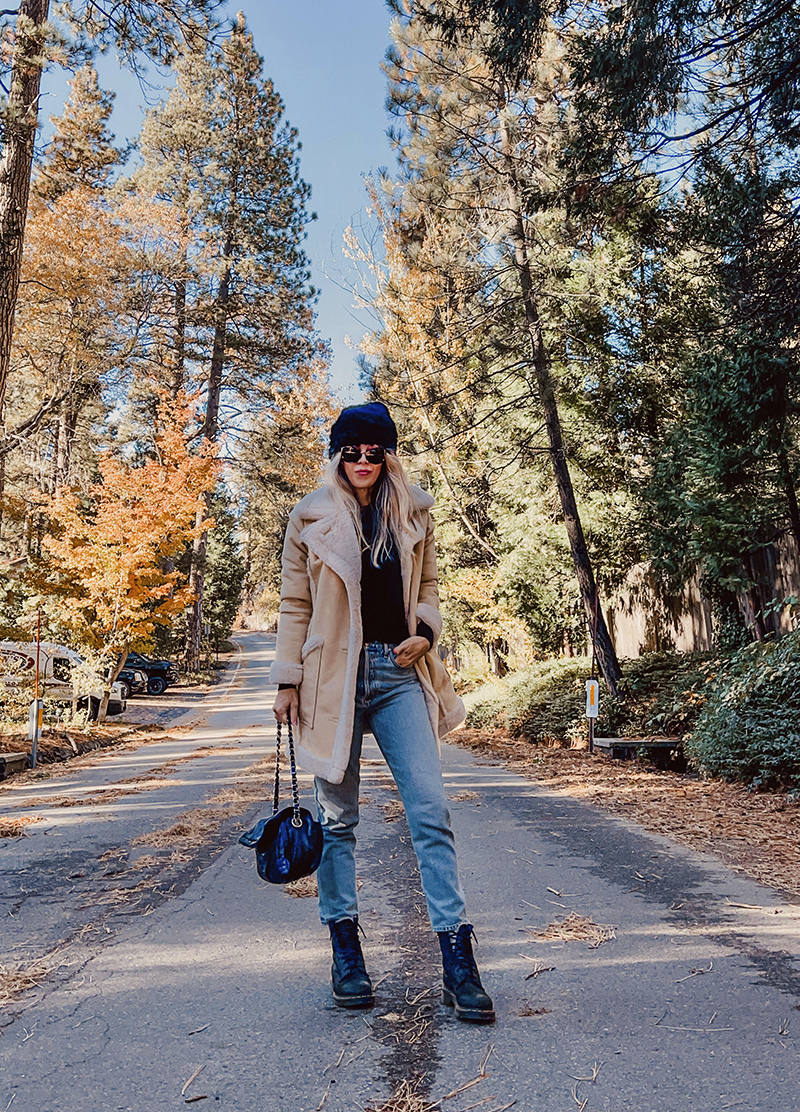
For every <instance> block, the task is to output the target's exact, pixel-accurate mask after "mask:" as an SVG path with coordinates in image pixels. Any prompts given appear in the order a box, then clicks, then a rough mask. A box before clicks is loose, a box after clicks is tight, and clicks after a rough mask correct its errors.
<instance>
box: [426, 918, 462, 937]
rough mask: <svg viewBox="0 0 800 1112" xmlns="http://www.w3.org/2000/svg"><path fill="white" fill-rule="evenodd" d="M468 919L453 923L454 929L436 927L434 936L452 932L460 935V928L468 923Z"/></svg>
mask: <svg viewBox="0 0 800 1112" xmlns="http://www.w3.org/2000/svg"><path fill="white" fill-rule="evenodd" d="M466 921H467V920H466V919H461V920H460V921H459V922H458V923H453V925H452V927H436V929H435V931H434V934H448V933H449V932H450V931H455V932H456V934H457V933H458V928H459V927H461V926H463V925H464V923H466Z"/></svg>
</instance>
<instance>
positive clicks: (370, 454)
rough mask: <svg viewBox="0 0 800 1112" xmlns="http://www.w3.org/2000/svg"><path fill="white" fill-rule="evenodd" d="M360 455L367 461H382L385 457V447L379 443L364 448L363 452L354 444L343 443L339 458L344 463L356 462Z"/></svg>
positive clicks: (374, 462) (375, 462)
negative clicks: (375, 446) (372, 446)
mask: <svg viewBox="0 0 800 1112" xmlns="http://www.w3.org/2000/svg"><path fill="white" fill-rule="evenodd" d="M362 456H363V457H364V459H365V460H366V461H367V463H373V464H377V463H383V461H384V460H385V459H386V449H385V448H382V447H381V446H380V444H379V445H378V446H377V448H366V449H365V450H364V451H363V452H362V451H361V449H360V448H358V447H356V445H355V444H345V446H344V448H342V457H341V458H342V461H343V462H344V463H358V461H359V460H360V459H361V457H362Z"/></svg>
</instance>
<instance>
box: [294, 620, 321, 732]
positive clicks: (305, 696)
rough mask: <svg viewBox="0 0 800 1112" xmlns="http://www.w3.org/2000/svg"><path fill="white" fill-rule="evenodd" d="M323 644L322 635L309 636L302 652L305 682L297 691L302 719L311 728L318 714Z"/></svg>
mask: <svg viewBox="0 0 800 1112" xmlns="http://www.w3.org/2000/svg"><path fill="white" fill-rule="evenodd" d="M322 644H323V642H322V638H321V637H309V639H308V641H306V643H305V645H303V649H302V652H301V654H300V657H301V660H302V661H303V682H302V683H301V684H300V688H299V690H298V693H297V694H298V699H299V702H300V721H301V722H302V724H303V725H304V726H308V728H309V729H310V730H313V729H314V719H315V717H316V714H317V698H318V695H319V674H320V665H321V663H322Z"/></svg>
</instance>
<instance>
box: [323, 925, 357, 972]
mask: <svg viewBox="0 0 800 1112" xmlns="http://www.w3.org/2000/svg"><path fill="white" fill-rule="evenodd" d="M359 930H361V931H362V933H363V932H364V929H363V927H362V926H361V924H360V923H358V922H355V921H354V920H353V919H342V920H341V921H340V922H338V923H334V924H332V929H331V933H332V936H333V939H334V947H335V950H336V960H337V962H338V963H339V965H340V967H341V968H342V971H343V972H344V974H345V975H346V976H348V975H349V974H350V973H352V972H353V971H354V970H359V971H360V970H361V969H362V968H363V966H364V955H363V954H362V953H361V942H360V941H359V937H358V932H359Z"/></svg>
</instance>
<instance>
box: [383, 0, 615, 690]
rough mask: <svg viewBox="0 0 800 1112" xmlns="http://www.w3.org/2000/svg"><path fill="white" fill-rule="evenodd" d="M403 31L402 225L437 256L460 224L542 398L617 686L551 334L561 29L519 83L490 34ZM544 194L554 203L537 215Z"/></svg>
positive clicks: (470, 267) (398, 99) (530, 403)
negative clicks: (507, 75)
mask: <svg viewBox="0 0 800 1112" xmlns="http://www.w3.org/2000/svg"><path fill="white" fill-rule="evenodd" d="M394 35H395V48H394V50H393V51H392V52H391V53H390V55H389V61H388V65H387V70H388V74H389V79H390V103H391V105H392V107H393V110H394V111H395V114H396V115H397V116H398V118H399V119H400V120H402V121H403V123H404V126H403V127H402V129H400V128H399V129H398V131H397V133H396V142H397V146H398V148H399V155H400V163H401V171H402V178H401V188H402V192H403V201H402V221H403V232H404V234H405V235H406V237H407V239H408V241H409V249H410V252H412V253H413V251H414V250H415V249H416V250H418V249H419V243H420V240H421V239H425V237H426V231H425V230H426V229H428V230H430V229H431V227H433V229H434V234H433V235H432V236H428V239H429V240H430V246H429V251H430V253H431V255H432V257H435V254H436V251H437V249H439V247H438V244H439V238H441V237H439V231H440V228H441V227H443V226H444V225H445V224H446V225H447V226H448V230H447V231H446V232H445V233H443V234H444V236H445V238H446V241H447V242H446V243H445V244H444V248H443V249H441V250H440V253H444V250H445V249H446V248H447V246H448V245H450V246H451V247H452V252H451V253H452V261H451V263H450V266H451V268H452V267H453V264H455V269H456V271H458V270H459V269H460V270H461V273H462V275H463V276H464V277H463V278H462V283H463V284H464V288H465V289H466V290H468V291H469V292H468V293H467V295H466V296H467V300H468V301H469V302H470V307H471V312H472V313H474V317H473V319H478V318H479V316H480V315H481V313H482V315H483V317H484V319H486V318H488V316H489V315H490V314H491V315H492V319H493V321H494V326H493V332H494V335H493V338H492V340H491V343H492V344H494V345H495V356H500V359H499V360H496V362H495V372H496V371H497V370H501V371H504V372H505V374H506V375H507V377H509V378H511V379H514V380H515V381H516V383H517V390H518V396H517V398H516V402H515V404H516V405H518V406H519V405H522V406H525V408H526V409H528V410H529V411H530V410H531V409H532V408H533V407H534V406H536V407H537V408H538V410H539V412H540V413H541V414H542V416H543V418H544V426H545V430H546V435H547V444H548V453H549V458H550V464H551V467H552V473H553V477H554V480H555V486H556V490H557V495H558V500H559V503H560V506H561V513H562V519H563V522H564V526H565V528H566V532H567V536H568V538H569V544H570V549H571V552H572V558H573V562H574V568H575V574H576V576H577V580H578V584H579V589H580V594H581V597H582V599H583V603H584V607H585V611H586V615H587V620H588V621H589V623H590V627H591V628H592V629H593V631H594V637H595V643H596V646H597V653H598V660H599V663H600V666H601V670H602V672H603V675H604V677H605V679H606V682H607V684H608V687H609V689H610V690H611V692H612V693H614V694H616V692H617V688H618V684H619V680H620V677H621V672H620V668H619V663H618V661H617V659H616V654H615V652H614V648H613V644H612V642H611V639H610V637H609V635H608V631H607V629H606V625H605V621H604V618H603V614H602V611H601V610H600V607H599V604H598V592H597V586H596V583H595V577H594V571H593V567H592V561H591V559H590V556H589V551H588V547H587V542H586V538H585V535H584V531H583V527H582V523H581V519H580V515H579V510H578V504H577V499H576V497H575V491H574V487H573V483H572V477H571V474H570V467H569V464H568V454H569V452H570V445H569V444H568V442H567V440H566V438H565V435H564V428H563V422H562V417H561V413H560V405H559V403H558V402H557V398H556V389H557V384H556V378H555V375H554V367H553V363H554V359H553V351H549V350H548V348H547V346H546V340H545V330H546V329H548V327H549V326H550V325H551V324H552V323H553V322H554V321H555V320H556V319H557V317H558V316H559V315H562V316H563V309H562V308H561V304H562V299H561V298H560V297H559V296H558V295H555V296H554V294H553V292H552V291H551V290H550V289H549V284H548V281H547V278H548V275H549V273H552V272H553V270H554V268H556V267H562V268H564V269H565V270H566V272H567V273H568V272H569V270H570V269H571V264H570V253H571V254H572V255H573V256H574V252H575V243H574V242H570V236H569V231H568V230H569V221H568V220H566V219H564V217H563V216H562V218H561V220H559V219H558V216H559V215H560V214H557V206H558V200H557V196H558V195H557V166H556V162H555V157H554V154H555V150H556V144H557V143H558V142H559V141H561V140H563V135H564V127H565V125H564V111H563V105H562V103H561V88H562V86H563V84H564V83H565V82H566V81H567V80H568V77H569V75H568V72H567V70H566V68H565V65H564V62H563V51H562V49H561V47H560V44H559V42H558V40H557V39H556V38H555V37H553V36H551V37H550V38H549V39H548V40H547V42H546V44H545V48H544V49H543V53H542V56H541V58H540V62H539V67H538V70H537V74H536V76H535V78H534V79H532V81H531V82H530V83H528V84H527V85H525V86H524V87H518V88H514V87H510V86H509V85H508V83H507V82H506V81H505V79H504V77H503V75H502V73H500V72H498V71H497V69H496V68H495V67H494V66H493V64H492V61H491V59H490V58H489V57H488V54H487V51H486V50H485V49H484V43H483V41H482V38H481V35H480V33H478V34H476V35H475V36H473V37H472V38H470V39H469V40H468V41H463V40H462V41H459V42H457V43H455V44H453V43H450V44H448V43H447V42H445V41H444V40H443V39H442V38H441V36H437V35H436V34H435V33H432V32H431V31H430V29H429V28H427V27H426V26H425V21H423V20H421V19H414V18H412V19H410V20H401V21H398V22H397V23H396V24H395V30H394ZM537 197H538V198H544V197H548V198H549V200H547V204H546V207H545V205H542V206H541V208H542V211H541V213H540V214H538V215H537V214H536V212H535V207H536V206H535V199H536V198H537ZM532 201H533V202H534V203H533V204H532ZM532 208H533V210H534V212H533V214H532V212H531V209H532ZM420 229H422V230H421V231H420ZM459 254H460V256H461V258H460V259H459V258H458V256H459ZM451 273H452V269H451ZM457 297H458V294H457V293H454V298H457ZM443 311H445V310H444V307H443V306H440V309H439V312H440V314H441V313H442V312H443ZM550 332H551V336H553V338H554V348H555V351H556V352H558V351H559V348H561V351H563V350H564V349H563V345H564V341H565V339H566V337H565V336H564V335H563V333H562V334H561V336H559V335H558V332H557V331H555V330H553V329H552V328H551V329H550ZM465 336H466V329H465V328H462V337H465ZM555 337H558V342H555ZM503 347H505V348H506V353H507V354H506V359H505V360H503V359H502V351H503ZM512 352H513V356H512V358H511V359H510V360H509V359H508V355H510V354H511V353H512ZM471 354H472V359H473V363H474V362H476V361H477V362H480V359H479V357H478V353H477V352H475V351H473V352H472V353H471ZM467 355H469V353H467ZM461 360H462V362H463V361H464V360H465V357H464V356H461ZM503 362H505V367H503ZM495 372H493V374H494V373H495Z"/></svg>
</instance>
